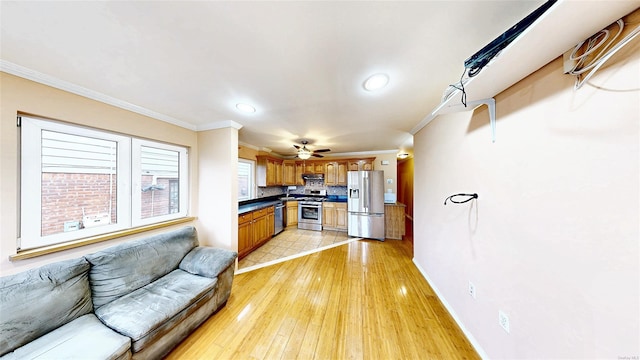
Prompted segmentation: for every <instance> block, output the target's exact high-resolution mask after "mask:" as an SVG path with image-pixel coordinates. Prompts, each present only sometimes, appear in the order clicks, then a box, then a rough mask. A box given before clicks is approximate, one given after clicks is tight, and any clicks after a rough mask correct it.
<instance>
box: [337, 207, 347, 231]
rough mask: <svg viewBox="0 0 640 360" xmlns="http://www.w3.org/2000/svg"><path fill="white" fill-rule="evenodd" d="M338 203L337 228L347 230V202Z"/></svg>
mask: <svg viewBox="0 0 640 360" xmlns="http://www.w3.org/2000/svg"><path fill="white" fill-rule="evenodd" d="M335 204H336V229H338V230H341V231H347V227H348V226H347V203H335Z"/></svg>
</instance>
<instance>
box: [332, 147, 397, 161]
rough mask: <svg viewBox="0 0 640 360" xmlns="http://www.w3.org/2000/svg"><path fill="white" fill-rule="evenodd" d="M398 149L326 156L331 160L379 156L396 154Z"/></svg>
mask: <svg viewBox="0 0 640 360" xmlns="http://www.w3.org/2000/svg"><path fill="white" fill-rule="evenodd" d="M398 151H399V150H398V149H392V150H372V151H358V152H346V153H331V154H329V155H327V156H330V157H331V158H332V159H333V158H334V157H344V156H366V155H380V154H397V153H398Z"/></svg>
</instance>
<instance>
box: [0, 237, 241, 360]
mask: <svg viewBox="0 0 640 360" xmlns="http://www.w3.org/2000/svg"><path fill="white" fill-rule="evenodd" d="M236 257H237V253H236V252H232V251H228V250H224V249H217V248H210V247H201V246H198V240H197V234H196V230H195V228H193V227H185V228H183V229H179V230H175V231H172V232H168V233H165V234H160V235H154V236H150V237H148V238H145V239H140V240H135V241H131V242H127V243H123V244H119V245H116V246H114V247H111V248H108V249H105V250H103V251H100V252H97V253H94V254H90V255H86V256H85V257H82V258H79V259H73V260H65V261H60V262H56V263H53V264H49V265H45V266H42V267H40V268H37V269H32V270H29V271H26V272H23V273H19V274H15V275H11V276H7V277H3V278H0V359H3V360H4V359H74V358H77V359H130V358H134V359H159V358H161V357H162V356H164V355H166V354H167V353H168V352H169V351H170V350H171V349H172V348H173V347H175V346H176V345H177V344H178V343H180V341H182V340H183V339H184V338H185V337H186V336H187V335H189V333H190V332H191V331H193V330H194V329H195V328H196V327H198V326H199V325H200V324H201V323H202V322H204V321H205V320H206V319H207V318H208V317H209V316H211V315H212V314H213V313H215V312H216V311H217V310H218V309H220V308H221V307H222V306H224V305H225V304H226V301H227V299H228V298H229V295H230V293H231V284H232V282H233V275H234V269H235V259H236Z"/></svg>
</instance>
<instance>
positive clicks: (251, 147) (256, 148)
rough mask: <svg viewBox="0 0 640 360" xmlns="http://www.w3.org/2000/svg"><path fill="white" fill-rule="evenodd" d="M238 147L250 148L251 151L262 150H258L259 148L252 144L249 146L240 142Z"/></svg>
mask: <svg viewBox="0 0 640 360" xmlns="http://www.w3.org/2000/svg"><path fill="white" fill-rule="evenodd" d="M238 145H240V146H244V147H248V148H249V149H253V150H256V151H257V150H260V148H258V147H257V146H254V145H251V144H247V143H245V142H242V141H238Z"/></svg>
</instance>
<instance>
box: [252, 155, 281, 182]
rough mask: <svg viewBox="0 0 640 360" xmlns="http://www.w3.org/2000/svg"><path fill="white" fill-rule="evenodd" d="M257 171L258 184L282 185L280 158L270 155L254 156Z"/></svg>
mask: <svg viewBox="0 0 640 360" xmlns="http://www.w3.org/2000/svg"><path fill="white" fill-rule="evenodd" d="M256 159H257V160H258V161H257V171H256V182H257V183H258V186H278V185H282V182H283V181H282V171H283V170H282V159H278V158H273V157H270V156H264V155H258V156H256Z"/></svg>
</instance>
